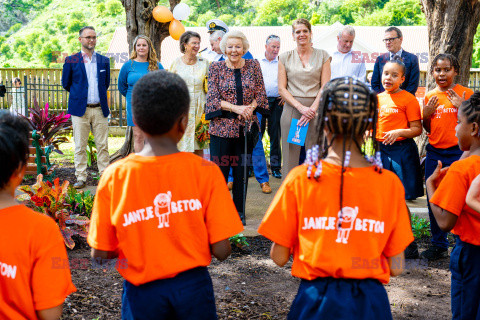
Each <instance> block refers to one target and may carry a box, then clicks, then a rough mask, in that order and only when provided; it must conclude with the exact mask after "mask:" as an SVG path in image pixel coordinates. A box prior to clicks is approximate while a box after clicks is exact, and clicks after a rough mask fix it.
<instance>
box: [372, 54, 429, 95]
mask: <svg viewBox="0 0 480 320" xmlns="http://www.w3.org/2000/svg"><path fill="white" fill-rule="evenodd" d="M402 59H403V63H404V64H405V81H404V82H403V83H402V85H401V86H400V88H401V89H403V90H406V91H408V92H410V93H411V94H413V95H415V92H417V88H418V83H419V81H420V67H419V65H418V57H417V56H416V55H414V54H412V53H409V52H406V51H405V50H403V52H402ZM389 60H390V52H387V53H384V54H382V55H380V56H379V57H377V60H375V66H374V67H373V74H372V89H373V90H374V91H376V92H377V93H380V92H383V91H385V89H384V88H383V85H382V73H383V67H384V66H385V64H386V63H387V61H389Z"/></svg>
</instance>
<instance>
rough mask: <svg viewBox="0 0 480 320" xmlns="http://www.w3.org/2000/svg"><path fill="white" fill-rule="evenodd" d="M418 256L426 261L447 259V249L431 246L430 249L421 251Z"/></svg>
mask: <svg viewBox="0 0 480 320" xmlns="http://www.w3.org/2000/svg"><path fill="white" fill-rule="evenodd" d="M420 256H421V257H422V258H425V259H427V260H428V261H434V260H438V259H441V258H446V257H448V249H445V248H440V247H437V246H435V245H432V246H431V247H430V248H428V249H427V250H425V251H423V252H422V254H421V255H420Z"/></svg>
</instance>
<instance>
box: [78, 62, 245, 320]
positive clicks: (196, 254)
mask: <svg viewBox="0 0 480 320" xmlns="http://www.w3.org/2000/svg"><path fill="white" fill-rule="evenodd" d="M189 103H190V99H189V93H188V88H187V86H186V84H185V82H184V81H183V80H182V79H181V78H180V77H179V76H178V75H176V74H173V73H170V72H167V71H163V70H162V71H155V72H150V73H149V74H147V75H145V76H143V77H142V78H141V79H140V80H139V81H138V82H137V83H136V84H135V87H134V89H133V93H132V110H133V117H134V121H135V123H136V125H138V127H139V128H140V129H141V130H142V131H143V132H144V134H145V137H146V138H145V146H144V148H143V149H142V151H141V152H140V153H138V154H132V155H130V156H128V157H127V158H125V159H123V160H120V161H118V162H116V163H114V164H112V165H111V166H110V167H108V168H107V169H106V170H105V172H104V174H103V175H102V178H101V179H100V182H99V185H98V189H97V194H96V197H95V204H94V207H93V212H92V221H91V225H90V231H89V235H88V238H87V240H88V243H89V244H90V246H91V247H92V257H93V258H101V259H109V258H114V257H117V256H118V258H119V263H118V264H117V269H118V271H119V272H120V274H121V275H122V276H123V277H124V278H125V282H124V291H123V297H122V319H216V318H217V315H216V310H215V299H214V295H213V286H212V281H211V279H210V275H209V273H208V270H207V266H208V265H209V264H210V262H211V255H212V254H213V255H214V256H215V257H216V258H217V259H219V260H224V259H226V258H227V257H228V255H229V254H230V251H231V248H230V243H229V241H228V238H229V237H231V236H233V235H235V234H237V233H239V232H241V231H242V230H243V226H242V223H241V221H240V219H239V217H238V214H237V212H236V209H235V205H234V204H233V201H232V198H231V197H230V194H229V192H228V189H227V186H226V185H225V182H224V178H223V175H222V174H221V172H220V169H219V168H218V167H217V166H216V165H214V164H213V163H211V162H209V161H205V160H204V159H203V158H201V157H198V156H196V155H194V154H191V153H186V152H179V151H178V149H177V143H178V141H180V139H181V138H182V136H183V134H184V132H185V128H186V125H187V123H188V109H189Z"/></svg>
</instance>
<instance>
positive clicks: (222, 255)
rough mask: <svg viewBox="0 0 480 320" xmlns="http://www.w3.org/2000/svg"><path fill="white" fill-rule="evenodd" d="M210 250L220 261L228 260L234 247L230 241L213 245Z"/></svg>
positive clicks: (226, 240)
mask: <svg viewBox="0 0 480 320" xmlns="http://www.w3.org/2000/svg"><path fill="white" fill-rule="evenodd" d="M210 250H211V251H212V254H213V256H214V257H215V258H217V259H218V260H220V261H223V260H225V259H227V258H228V256H229V255H230V253H232V247H231V246H230V241H229V240H228V239H225V240H222V241H218V242H215V243H212V245H211V246H210Z"/></svg>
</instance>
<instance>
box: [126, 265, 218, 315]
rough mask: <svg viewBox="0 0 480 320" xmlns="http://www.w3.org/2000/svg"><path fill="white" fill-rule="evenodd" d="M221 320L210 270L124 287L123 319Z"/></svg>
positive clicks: (197, 270)
mask: <svg viewBox="0 0 480 320" xmlns="http://www.w3.org/2000/svg"><path fill="white" fill-rule="evenodd" d="M133 319H135V320H147V319H148V320H150V319H151V320H162V319H165V320H167V319H168V320H212V319H217V311H216V308H215V297H214V295H213V285H212V279H211V278H210V274H209V273H208V269H207V268H206V267H198V268H194V269H191V270H187V271H185V272H182V273H180V274H178V275H177V276H175V277H173V278H169V279H161V280H156V281H152V282H148V283H145V284H142V285H139V286H135V285H133V284H131V283H130V282H128V281H126V280H125V282H124V284H123V295H122V320H133Z"/></svg>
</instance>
